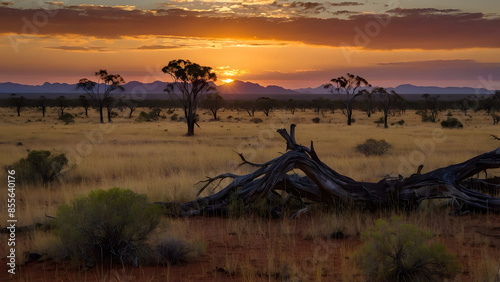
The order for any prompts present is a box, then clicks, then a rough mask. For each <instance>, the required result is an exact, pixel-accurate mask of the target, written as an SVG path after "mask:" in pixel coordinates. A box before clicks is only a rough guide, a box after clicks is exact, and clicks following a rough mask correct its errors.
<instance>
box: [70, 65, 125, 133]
mask: <svg viewBox="0 0 500 282" xmlns="http://www.w3.org/2000/svg"><path fill="white" fill-rule="evenodd" d="M95 77H96V78H97V81H92V80H89V79H87V78H82V79H80V81H79V82H78V84H77V88H79V89H83V90H84V91H85V92H86V93H87V95H89V97H90V98H92V100H94V101H95V103H96V105H97V109H98V110H99V117H100V122H101V123H104V118H103V108H104V107H105V106H106V104H107V102H108V104H109V101H110V99H111V98H112V96H111V92H113V91H115V90H119V91H122V92H123V91H125V88H123V86H122V84H125V80H124V79H123V78H122V77H121V76H120V75H119V74H109V73H108V71H107V70H99V71H96V72H95ZM108 122H111V119H110V113H109V107H108Z"/></svg>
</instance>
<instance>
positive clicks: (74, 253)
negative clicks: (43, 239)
mask: <svg viewBox="0 0 500 282" xmlns="http://www.w3.org/2000/svg"><path fill="white" fill-rule="evenodd" d="M160 214H161V210H160V208H159V207H158V206H156V205H152V204H150V203H149V202H148V200H147V198H146V196H145V195H139V194H136V193H134V192H132V191H130V190H123V189H120V188H113V189H110V190H108V191H103V190H97V191H92V192H90V194H89V195H88V196H86V197H80V198H77V199H75V200H73V201H72V203H71V204H68V205H63V206H61V207H59V209H58V210H57V219H55V220H54V221H55V222H54V224H55V227H56V229H55V230H56V235H58V236H59V237H60V238H61V240H62V242H63V244H64V245H65V246H66V248H67V252H68V254H69V255H70V258H72V260H73V261H74V262H76V263H77V264H84V265H86V266H92V265H94V264H96V263H112V262H113V261H115V262H121V263H122V264H124V263H132V264H133V265H134V266H138V265H139V261H140V259H143V258H149V257H151V253H150V251H149V247H148V245H147V244H146V242H145V240H146V236H147V235H148V234H149V233H150V232H151V231H152V230H153V229H155V228H156V226H157V225H158V223H159V220H160Z"/></svg>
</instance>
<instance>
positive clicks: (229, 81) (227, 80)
mask: <svg viewBox="0 0 500 282" xmlns="http://www.w3.org/2000/svg"><path fill="white" fill-rule="evenodd" d="M220 81H222V82H224V83H231V82H233V81H234V80H233V79H230V78H226V79H221V80H220Z"/></svg>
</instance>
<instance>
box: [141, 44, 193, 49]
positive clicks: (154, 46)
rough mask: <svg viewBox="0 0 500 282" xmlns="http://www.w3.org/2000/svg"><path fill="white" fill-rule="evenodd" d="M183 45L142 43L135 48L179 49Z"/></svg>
mask: <svg viewBox="0 0 500 282" xmlns="http://www.w3.org/2000/svg"><path fill="white" fill-rule="evenodd" d="M182 47H185V46H171V45H144V46H140V47H137V50H172V49H179V48H182Z"/></svg>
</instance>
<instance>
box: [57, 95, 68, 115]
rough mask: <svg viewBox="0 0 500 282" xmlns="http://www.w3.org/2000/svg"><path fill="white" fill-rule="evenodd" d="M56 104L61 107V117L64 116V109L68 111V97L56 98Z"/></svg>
mask: <svg viewBox="0 0 500 282" xmlns="http://www.w3.org/2000/svg"><path fill="white" fill-rule="evenodd" d="M56 103H57V106H58V107H59V111H60V113H59V116H63V115H64V109H66V108H67V107H68V106H69V101H68V100H66V97H64V96H59V97H57V98H56Z"/></svg>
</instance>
